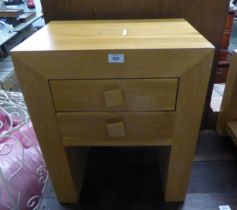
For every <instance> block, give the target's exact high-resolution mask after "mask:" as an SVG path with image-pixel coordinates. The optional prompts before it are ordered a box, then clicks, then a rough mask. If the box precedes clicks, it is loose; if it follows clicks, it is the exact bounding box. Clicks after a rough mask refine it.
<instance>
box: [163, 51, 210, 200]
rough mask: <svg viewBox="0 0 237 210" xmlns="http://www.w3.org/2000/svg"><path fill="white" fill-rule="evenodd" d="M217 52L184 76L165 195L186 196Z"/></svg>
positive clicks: (171, 197) (180, 89)
mask: <svg viewBox="0 0 237 210" xmlns="http://www.w3.org/2000/svg"><path fill="white" fill-rule="evenodd" d="M212 58H213V52H210V53H209V54H208V55H207V56H206V57H205V58H203V59H202V60H200V61H199V63H197V64H195V65H194V66H193V67H192V68H191V69H190V70H189V71H187V72H186V73H185V74H184V75H183V76H182V77H181V78H180V85H179V91H178V99H177V108H176V121H175V128H174V138H173V143H172V148H171V152H170V159H169V165H168V174H167V179H166V183H165V199H166V200H168V201H177V200H179V201H182V200H184V199H185V194H186V190H187V187H188V183H189V176H190V172H191V166H192V160H193V157H194V154H195V148H196V141H197V138H198V133H199V129H200V122H201V118H202V112H203V107H204V103H205V97H206V92H207V86H208V79H209V76H210V69H211V64H212Z"/></svg>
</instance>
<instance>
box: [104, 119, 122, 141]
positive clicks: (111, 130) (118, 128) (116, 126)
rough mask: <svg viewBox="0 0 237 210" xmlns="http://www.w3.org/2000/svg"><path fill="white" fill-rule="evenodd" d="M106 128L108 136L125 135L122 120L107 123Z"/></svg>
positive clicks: (119, 136)
mask: <svg viewBox="0 0 237 210" xmlns="http://www.w3.org/2000/svg"><path fill="white" fill-rule="evenodd" d="M106 128H107V131H108V134H109V137H110V138H116V139H118V138H123V137H125V136H126V130H125V127H124V123H123V121H119V122H110V123H107V124H106Z"/></svg>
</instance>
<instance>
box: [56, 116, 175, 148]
mask: <svg viewBox="0 0 237 210" xmlns="http://www.w3.org/2000/svg"><path fill="white" fill-rule="evenodd" d="M174 115H175V113H174V112H162V113H161V112H139V113H131V112H122V113H121V112H120V113H117V112H98V113H95V112H94V113H92V112H83V113H78V112H77V113H73V112H71V113H57V114H56V116H57V120H58V125H59V129H60V131H61V135H62V141H63V143H64V145H65V146H149V145H150V146H151V145H171V139H172V137H173V127H174Z"/></svg>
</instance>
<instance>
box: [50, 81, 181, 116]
mask: <svg viewBox="0 0 237 210" xmlns="http://www.w3.org/2000/svg"><path fill="white" fill-rule="evenodd" d="M50 87H51V92H52V97H53V100H54V104H55V109H56V110H57V111H106V110H107V111H108V110H113V111H136V110H146V111H149V110H151V111H159V110H175V105H176V96H177V88H178V79H139V80H138V79H137V80H136V79H130V80H127V79H126V80H53V81H50Z"/></svg>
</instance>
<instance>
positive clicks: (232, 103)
mask: <svg viewBox="0 0 237 210" xmlns="http://www.w3.org/2000/svg"><path fill="white" fill-rule="evenodd" d="M236 93H237V51H234V53H233V55H232V57H231V64H230V68H229V72H228V76H227V81H226V86H225V92H224V95H223V99H222V104H221V109H220V113H219V117H218V122H217V131H218V133H219V134H220V135H226V134H227V133H226V126H227V122H228V121H235V120H237V95H236Z"/></svg>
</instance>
